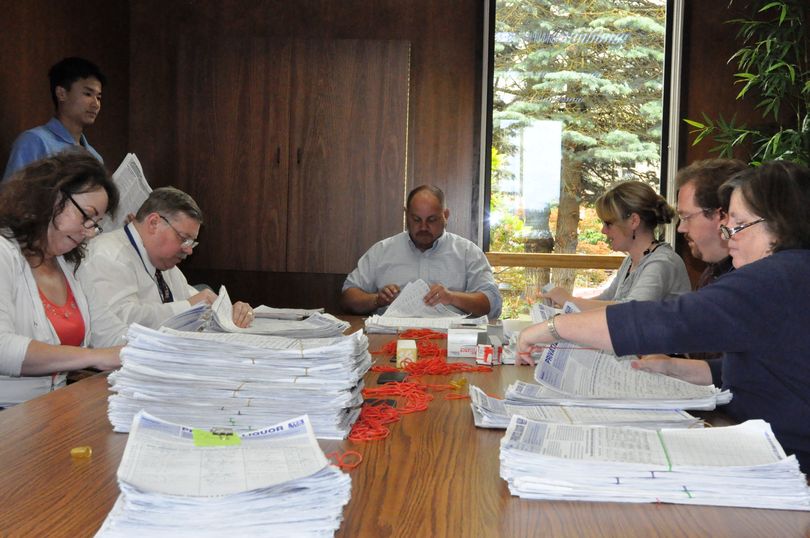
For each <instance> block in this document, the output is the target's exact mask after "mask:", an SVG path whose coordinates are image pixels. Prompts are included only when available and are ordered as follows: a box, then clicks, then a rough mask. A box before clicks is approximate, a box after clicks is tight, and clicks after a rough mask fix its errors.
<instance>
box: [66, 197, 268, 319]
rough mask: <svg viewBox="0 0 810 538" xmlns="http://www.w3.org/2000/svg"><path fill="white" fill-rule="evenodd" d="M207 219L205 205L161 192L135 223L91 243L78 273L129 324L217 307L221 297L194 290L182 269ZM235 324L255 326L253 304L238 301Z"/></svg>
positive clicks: (145, 205)
mask: <svg viewBox="0 0 810 538" xmlns="http://www.w3.org/2000/svg"><path fill="white" fill-rule="evenodd" d="M202 220H203V217H202V211H201V210H200V208H199V206H198V205H197V203H196V202H195V201H194V199H193V198H192V197H191V196H189V195H188V194H186V193H185V192H183V191H181V190H178V189H175V188H174V187H162V188H159V189H155V190H154V191H152V193H151V194H150V195H149V197H148V198H147V199H146V201H145V202H144V203H143V204H142V205H141V207H140V209H138V212H137V213H136V214H135V218H134V220H133V221H132V222H131V223H129V224H127V225H126V226H125V227H123V228H121V229H120V230H116V231H114V232H111V233H106V234H103V235H100V236H99V237H97V238H96V239H95V240H93V241H92V242H91V243H90V245H89V249H88V250H89V252H88V255H87V257H86V259H85V261H84V262H83V263H82V264H81V266H80V267H79V271H78V277H79V280H80V281H81V283H82V286H83V287H84V289H85V290H86V291H87V293H93V294H96V295H97V299H98V300H101V301H104V302H105V303H106V304H109V305H110V307H111V309H112V311H113V312H115V313H116V314H117V315H118V317H120V318H121V319H122V320H123V321H124V322H125V323H127V324H130V323H140V324H141V325H144V326H146V327H152V328H157V327H160V325H161V324H162V323H163V322H164V321H165V320H167V319H168V318H170V317H172V316H174V315H175V314H178V313H180V312H182V311H183V310H186V309H188V308H189V307H190V306H192V305H195V304H197V303H200V302H203V301H204V302H207V303H209V304H210V303H213V302H214V301H215V300H216V298H217V296H216V294H215V293H214V292H213V291H211V290H210V289H205V290H203V291H197V290H196V289H195V288H193V287H192V286H189V284H188V281H187V280H186V277H185V276H184V275H183V273H182V272H181V271H180V269H179V268H178V267H177V264H178V263H180V262H181V261H183V260H184V259H185V258H186V257H187V256H188V255H189V254H191V253H192V251H193V249H194V247H196V246H197V245H198V242H197V235H198V234H199V232H200V225H201V224H202ZM233 321H234V323H235V324H236V325H237V326H239V327H247V326H248V325H250V324H251V323H252V321H253V309H252V308H251V307H250V305H249V304H247V303H243V302H237V303H235V304H234V305H233Z"/></svg>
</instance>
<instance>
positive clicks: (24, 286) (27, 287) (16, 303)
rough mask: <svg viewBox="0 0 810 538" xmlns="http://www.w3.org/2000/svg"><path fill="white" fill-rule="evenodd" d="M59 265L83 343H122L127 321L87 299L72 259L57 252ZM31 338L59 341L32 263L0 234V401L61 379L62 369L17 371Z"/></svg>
mask: <svg viewBox="0 0 810 538" xmlns="http://www.w3.org/2000/svg"><path fill="white" fill-rule="evenodd" d="M57 260H58V262H59V265H60V266H61V267H62V272H64V274H65V277H66V278H67V281H68V283H69V284H70V288H71V290H73V296H74V297H75V298H76V304H77V305H78V307H79V310H80V311H81V314H82V318H83V319H84V327H85V329H84V330H85V332H84V341H83V342H82V346H85V347H110V346H115V345H122V344H123V343H124V340H123V336H124V335H125V334H126V331H127V327H126V325H124V324H123V322H121V321H120V320H119V319H118V318H117V317H116V316H115V315H114V314H113V313H112V312H111V311H110V310H109V308H108V306H107V305H104V304H88V301H87V297H86V296H85V293H84V291H83V290H82V288H81V286H80V284H79V283H78V281H77V280H76V279H75V278H74V276H73V268H72V266H71V264H70V263H69V262H67V261H65V260H64V258H62V257H61V256H59V257H58V258H57ZM31 340H38V341H40V342H44V343H46V344H59V337H58V336H57V334H56V331H55V330H54V328H53V326H52V325H51V323H50V322H49V321H48V318H47V316H46V315H45V308H44V307H43V305H42V299H41V298H40V296H39V290H38V288H37V283H36V281H35V280H34V274H33V272H32V271H31V266H30V265H28V261H27V260H26V259H25V257H24V256H23V254H22V252H21V250H20V246H19V245H18V244H17V242H16V241H14V240H9V239H6V238H5V237H1V236H0V407H7V406H9V405H13V404H15V403H20V402H22V401H25V400H28V399H31V398H34V397H35V396H38V395H40V394H43V393H45V392H49V391H50V390H52V389H53V388H55V387H58V386H61V385H64V380H65V376H64V374H58V375H55V376H38V377H20V371H21V369H22V363H23V360H24V359H25V354H26V352H27V350H28V345H29V344H30V343H31Z"/></svg>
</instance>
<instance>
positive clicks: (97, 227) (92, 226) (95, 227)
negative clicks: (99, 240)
mask: <svg viewBox="0 0 810 538" xmlns="http://www.w3.org/2000/svg"><path fill="white" fill-rule="evenodd" d="M65 196H66V197H67V199H68V200H70V202H71V203H72V204H73V206H74V207H75V208H76V209H78V210H79V213H81V214H82V217H84V221H82V226H84V227H85V229H87V230H93V231H94V232H95V233H96V235H98V234H100V233H101V232H103V231H104V228H102V227H101V225H100V224H99V223H98V222H97V221H95V220H93V219H92V218H91V217H90V215H88V214H87V212H86V211H85V210H84V209H82V206H80V205H79V203H78V202H77V201H76V200H74V199H73V196H71V194H70V193H69V192H66V193H65ZM88 222H89V223H90V224H88Z"/></svg>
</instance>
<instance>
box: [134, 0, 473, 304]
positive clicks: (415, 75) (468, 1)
mask: <svg viewBox="0 0 810 538" xmlns="http://www.w3.org/2000/svg"><path fill="white" fill-rule="evenodd" d="M482 5H483V3H482V2H480V1H479V0H442V1H441V2H436V1H434V0H374V1H368V0H345V1H341V2H336V1H334V0H296V1H295V2H290V1H288V0H216V1H214V0H199V1H195V2H163V1H159V0H138V1H137V2H131V3H130V16H131V32H130V35H131V46H130V63H131V72H132V85H131V100H130V135H131V140H130V141H131V151H134V152H135V153H137V154H138V155H139V157H140V158H141V161H142V162H143V164H144V168H145V171H146V174H147V177H148V178H149V181H150V183H152V184H153V185H155V186H157V185H167V184H172V183H176V182H177V181H178V179H177V178H175V177H173V175H174V172H173V170H174V168H175V166H174V162H173V160H174V159H175V156H176V155H177V144H178V140H177V138H176V130H177V110H176V106H175V104H174V103H173V102H172V101H171V99H170V96H172V95H174V94H175V92H176V72H177V70H178V66H177V65H176V62H177V61H176V58H177V48H178V36H180V35H187V34H196V35H208V36H229V35H230V36H239V37H245V36H254V37H265V38H275V37H278V38H303V39H372V40H402V41H409V42H410V43H411V45H412V48H411V78H410V111H409V118H408V143H409V147H408V164H407V174H408V187H413V186H415V185H417V184H421V183H434V184H436V185H438V186H439V187H441V188H442V189H444V190H445V192H446V193H447V202H448V205H449V206H450V207H451V208H452V209H451V218H450V224H449V229H450V231H453V232H456V233H459V234H461V235H464V236H466V237H471V238H474V237H475V233H476V232H477V228H476V226H477V224H476V222H477V220H478V216H477V213H476V212H474V211H473V206H474V201H473V195H474V193H475V192H476V191H477V177H478V156H479V152H478V149H477V144H478V140H479V124H480V118H479V116H480V110H479V93H480V83H479V80H480V70H481V43H482V42H483V37H482V35H481V33H482V28H483V26H482V24H483V23H482V17H483V7H482ZM191 194H192V195H195V196H196V193H194V192H192V193H191ZM403 198H404V197H403ZM403 202H404V199H403V200H401V201H399V202H398V203H397V204H395V205H396V206H395V207H390V208H389V207H381V206H375V204H376V203H377V201H375V200H369V199H365V204H366V206H367V207H369V208H370V209H371V210H375V211H380V212H386V213H393V214H399V215H401V211H402V205H403ZM202 209H203V211H205V207H203V208H202ZM323 210H324V211H329V212H339V211H341V210H342V208H341V207H337V206H336V205H334V204H333V205H330V206H328V207H324V208H323ZM209 225H211V226H216V223H209ZM206 232H207V231H206ZM387 233H388V232H387V231H384V230H382V229H381V230H380V231H379V234H378V235H379V237H376V238H375V240H376V239H381V238H382V237H384V236H385V235H387ZM371 243H373V241H371V240H369V244H368V245H365V246H366V247H368V246H371ZM199 248H200V252H202V249H203V248H205V245H204V244H202V245H200V247H199ZM190 262H191V264H192V265H194V263H195V262H194V261H193V259H192V260H190ZM200 265H202V264H200ZM195 269H197V270H200V271H201V270H203V269H205V267H202V266H199V267H195ZM305 277H306V276H305ZM302 278H303V277H302ZM306 279H309V281H310V282H311V284H312V285H308V286H302V288H301V289H300V290H298V292H299V293H301V294H302V295H301V296H302V301H304V302H307V301H308V299H307V297H308V296H309V295H308V294H316V295H314V296H315V297H317V296H318V295H323V294H322V290H317V291H316V289H317V288H318V286H319V283H320V282H323V281H324V280H328V279H329V277H326V276H324V275H317V274H316V275H311V276H309V277H306V278H304V280H306ZM335 280H336V281H340V280H342V278H341V277H337V278H336V279H335ZM257 282H261V283H262V285H263V286H266V287H268V288H273V289H272V290H270V291H268V290H256V292H255V293H256V297H257V298H258V297H259V296H267V295H266V294H267V293H270V294H271V295H272V294H273V293H275V292H279V293H281V292H284V291H285V290H280V289H275V287H276V286H281V287H285V286H287V285H289V283H290V282H298V283H300V282H302V279H301V278H297V277H296V278H294V279H292V280H291V279H290V278H289V277H288V276H284V275H280V274H278V273H273V274H268V275H266V277H265V278H261V279H258V280H257ZM338 288H339V286H338ZM338 291H339V289H338V290H336V291H335V293H337V292H338ZM233 295H234V296H237V295H236V294H233ZM276 296H277V295H276ZM240 298H244V299H247V300H251V299H250V297H244V296H242V297H240Z"/></svg>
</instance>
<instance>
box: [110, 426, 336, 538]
mask: <svg viewBox="0 0 810 538" xmlns="http://www.w3.org/2000/svg"><path fill="white" fill-rule="evenodd" d="M118 483H119V487H120V488H121V495H119V497H118V500H117V502H116V503H115V506H114V507H113V509H112V511H111V512H110V514H109V515H108V516H107V519H106V520H105V521H104V524H103V525H102V527H101V529H100V530H99V532H98V534H97V535H96V536H100V537H105V538H115V537H123V536H127V537H133V536H150V537H153V536H157V537H169V536H171V537H175V536H194V537H198V536H212V537H222V536H239V537H243V536H296V537H299V536H300V537H308V536H312V537H323V536H333V535H334V533H335V531H337V529H338V528H339V527H340V522H341V520H342V514H343V507H344V506H345V505H346V503H348V502H349V498H350V495H351V479H350V478H349V476H348V475H346V474H344V473H343V472H341V471H339V470H338V469H336V468H335V467H333V466H331V465H329V462H328V461H327V459H326V457H325V456H324V454H323V451H321V449H320V447H319V446H318V442H317V441H316V440H315V436H314V435H313V432H312V428H311V426H310V424H309V420H308V419H307V417H305V416H304V417H299V418H296V419H292V420H287V421H284V422H282V423H279V424H276V425H275V426H270V427H266V428H262V429H260V430H257V431H252V432H249V433H245V434H242V435H238V434H233V433H223V432H211V431H210V430H195V429H192V428H188V427H185V426H179V425H176V424H171V423H169V422H165V421H163V420H160V419H157V418H155V417H152V416H150V415H148V414H145V413H138V415H136V416H135V418H134V420H133V423H132V428H131V433H130V435H129V439H128V440H127V446H126V449H125V450H124V456H123V458H122V459H121V465H120V466H119V467H118Z"/></svg>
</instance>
